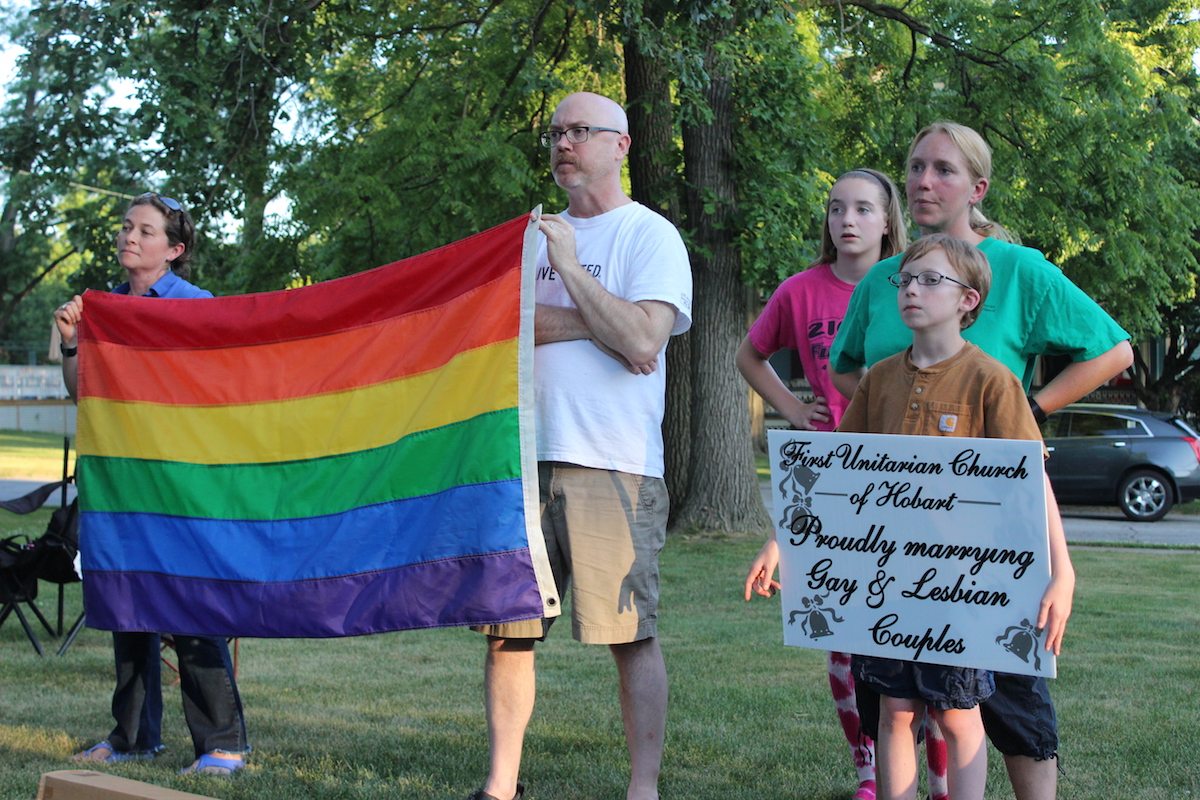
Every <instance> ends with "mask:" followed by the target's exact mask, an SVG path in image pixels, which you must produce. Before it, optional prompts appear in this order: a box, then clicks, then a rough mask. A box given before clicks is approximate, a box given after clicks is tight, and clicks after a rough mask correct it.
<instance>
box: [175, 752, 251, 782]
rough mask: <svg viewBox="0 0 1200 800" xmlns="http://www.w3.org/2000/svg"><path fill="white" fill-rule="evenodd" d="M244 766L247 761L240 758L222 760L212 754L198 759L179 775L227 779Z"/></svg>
mask: <svg viewBox="0 0 1200 800" xmlns="http://www.w3.org/2000/svg"><path fill="white" fill-rule="evenodd" d="M244 766H246V761H245V759H243V758H241V757H240V756H239V757H237V758H221V757H219V756H214V755H213V754H212V753H205V754H204V755H202V756H200V757H199V758H197V759H196V760H195V761H194V762H193V763H192V765H191V766H189V767H186V768H184V769H181V770H179V774H180V775H217V776H219V777H222V778H227V777H229V776H230V775H232V774H233V773H235V772H237V771H238V770H239V769H241V768H242V767H244Z"/></svg>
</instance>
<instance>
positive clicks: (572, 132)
mask: <svg viewBox="0 0 1200 800" xmlns="http://www.w3.org/2000/svg"><path fill="white" fill-rule="evenodd" d="M592 131H595V132H596V133H620V131H619V130H617V129H616V128H597V127H595V126H590V127H589V126H587V125H581V126H579V127H577V128H567V129H566V130H565V131H556V130H549V131H546V132H545V133H543V134H542V135H541V136H539V137H538V140H539V141H540V142H541V143H542V147H554V145H556V144H558V140H559V139H561V138H562V137H564V136H566V137H567V141H568V142H570V143H571V144H583V143H584V142H586V141H587V140H588V134H590V133H591V132H592Z"/></svg>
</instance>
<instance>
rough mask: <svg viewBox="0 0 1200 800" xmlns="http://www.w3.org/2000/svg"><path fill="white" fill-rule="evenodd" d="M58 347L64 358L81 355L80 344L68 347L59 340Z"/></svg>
mask: <svg viewBox="0 0 1200 800" xmlns="http://www.w3.org/2000/svg"><path fill="white" fill-rule="evenodd" d="M58 349H59V351H60V352H61V353H62V354H63V357H64V358H71V357H72V356H77V355H79V345H76V346H75V347H67V346H66V345H65V344H63V343H62V342H59V343H58Z"/></svg>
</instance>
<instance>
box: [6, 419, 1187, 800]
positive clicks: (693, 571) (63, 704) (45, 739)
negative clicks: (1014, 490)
mask: <svg viewBox="0 0 1200 800" xmlns="http://www.w3.org/2000/svg"><path fill="white" fill-rule="evenodd" d="M25 437H26V435H24V434H20V435H12V434H0V470H2V469H14V468H18V467H19V465H36V464H38V463H40V462H39V460H38V459H39V455H38V452H37V451H38V450H39V449H40V450H42V451H45V450H51V449H53V448H55V447H61V440H60V439H58V437H53V436H51V437H36V436H35V437H32V439H30V440H25ZM55 440H57V441H55ZM22 441H24V443H22ZM60 452H61V451H60ZM58 457H59V458H61V455H59V456H58ZM40 458H43V459H46V460H45V463H46V464H52V463H54V459H53V456H48V455H42V456H40ZM14 465H17V466H14ZM26 468H27V469H29V470H36V469H41V467H26ZM57 469H61V462H59V464H58V466H57ZM29 474H31V475H32V476H36V477H50V476H53V475H54V474H55V472H54V469H53V468H52V469H51V470H50V471H49V472H48V474H41V475H37V474H36V472H30V473H29ZM48 515H49V511H48V510H42V511H38V512H35V513H34V514H31V515H29V516H27V517H16V516H14V515H11V514H6V513H2V512H0V536H7V535H10V534H11V533H14V532H16V533H25V534H29V535H33V536H36V535H39V534H40V533H41V532H42V531H43V530H44V528H45V525H46V520H47V518H48ZM759 544H760V541H759V539H758V538H757V537H753V538H747V537H728V538H712V537H703V536H694V537H682V536H676V537H673V538H672V539H671V541H670V542H669V544H668V546H667V549H666V551H665V552H664V554H663V558H662V575H663V580H662V606H661V609H660V620H661V622H660V624H661V631H660V632H661V636H662V643H663V650H664V652H665V654H666V658H667V667H668V670H669V673H670V676H671V705H670V718H669V721H668V730H667V748H666V758H665V762H664V766H663V775H662V782H661V788H662V796H663V797H664V798H685V797H686V798H713V800H726V799H727V798H728V799H730V800H743V799H744V800H785V799H786V800H794V799H795V798H811V799H812V800H849V798H850V796H851V795H852V791H853V788H854V785H855V781H854V771H853V769H852V767H851V764H850V759H849V755H848V751H847V748H846V744H845V741H844V740H843V739H842V737H841V733H840V729H839V727H838V724H837V721H836V718H835V716H834V712H833V707H832V702H831V700H830V696H829V688H828V684H827V681H826V677H825V672H824V657H823V654H822V653H819V652H817V651H812V650H802V649H798V648H790V647H784V646H783V645H782V643H781V642H782V632H781V619H780V608H779V601H778V600H777V599H776V600H770V601H768V600H762V599H761V598H756V601H755V602H754V603H750V604H747V603H745V602H743V601H742V599H741V596H740V593H741V585H742V581H743V579H744V576H745V570H746V568H747V567H748V565H749V563H750V560H751V559H752V558H753V556H754V554H755V553H756V552H757V550H758V547H759ZM1072 554H1073V557H1074V559H1075V564H1076V569H1077V571H1078V573H1079V584H1078V594H1077V597H1076V604H1075V615H1074V617H1073V618H1072V620H1071V626H1070V629H1069V631H1068V637H1067V643H1066V650H1065V652H1064V655H1063V658H1062V659H1061V660H1060V662H1059V674H1060V677H1059V678H1058V679H1057V680H1056V681H1053V682H1052V690H1053V692H1054V695H1055V698H1056V700H1057V703H1058V708H1059V715H1060V722H1061V731H1062V748H1061V756H1062V766H1063V769H1064V770H1065V771H1066V774H1065V775H1064V776H1063V777H1062V780H1061V784H1060V792H1059V797H1060V798H1063V800H1090V799H1091V798H1096V799H1097V800H1099V799H1100V798H1105V799H1106V800H1107V798H1118V797H1119V798H1124V797H1137V798H1139V799H1141V798H1148V799H1149V800H1157V799H1158V798H1163V800H1168V799H1170V800H1188V799H1189V798H1191V799H1192V800H1197V799H1198V798H1200V759H1197V758H1196V753H1197V752H1200V723H1198V722H1197V719H1196V710H1197V708H1198V707H1200V690H1198V689H1197V687H1198V686H1200V659H1197V657H1196V653H1197V649H1196V641H1195V640H1196V635H1197V631H1200V603H1197V602H1196V598H1197V587H1198V586H1200V552H1197V551H1195V550H1191V551H1167V550H1128V549H1110V548H1078V549H1073V553H1072ZM42 587H43V589H42V591H43V596H42V598H41V599H40V600H39V604H40V605H41V607H42V608H43V610H44V611H45V613H46V614H47V616H49V617H51V619H52V620H53V616H52V615H53V613H54V610H55V602H54V601H55V591H54V587H52V586H51V585H49V584H42ZM80 607H81V599H80V587H79V584H75V585H72V586H70V587H68V591H67V608H66V614H65V616H66V620H67V624H68V625H69V624H70V623H71V621H73V620H74V619H75V617H76V616H77V615H78V613H79V611H80ZM35 624H36V623H35ZM39 633H40V634H43V637H42V638H43V643H44V644H45V645H46V647H47V649H48V650H49V652H50V653H51V655H48V656H47V657H45V658H38V657H37V656H36V655H35V654H34V652H33V649H32V647H31V646H30V645H29V643H28V642H27V641H26V639H25V637H24V634H23V633H22V631H21V628H20V626H19V624H18V623H17V621H16V620H15V619H9V620H8V621H7V622H6V623H5V624H4V625H3V627H0V800H29V799H30V798H33V797H35V796H36V793H37V785H38V778H39V776H40V775H41V774H42V773H44V772H48V771H51V770H57V769H68V768H70V767H71V764H70V763H69V762H68V761H67V758H68V756H69V755H70V754H71V753H73V752H75V751H76V750H78V749H81V748H82V747H85V746H87V745H90V744H93V743H94V742H96V741H98V740H99V739H100V738H102V737H103V736H104V734H105V733H106V732H107V731H108V730H109V728H110V727H111V719H110V718H109V716H108V708H109V703H110V700H111V691H112V648H111V641H110V638H109V635H108V634H107V633H105V632H102V631H94V630H87V629H85V630H84V632H83V633H82V634H81V635H80V637H79V638H78V639H77V640H76V642H75V644H74V645H73V646H72V648H71V649H70V650H69V651H68V652H67V653H66V654H65V655H64V656H63V657H61V658H60V657H57V656H54V655H53V653H54V651H55V650H56V649H57V644H56V643H55V642H54V641H53V640H52V639H51V638H50V637H48V636H45V635H44V634H45V631H42V630H40V629H39ZM539 653H540V657H539V699H538V708H537V711H536V712H535V715H534V720H533V723H532V725H531V728H530V731H529V736H528V738H527V742H526V758H525V766H524V769H523V780H525V782H526V783H527V784H528V786H529V792H528V795H527V796H528V797H529V799H530V800H621V798H623V797H624V791H625V782H626V778H627V759H626V755H625V748H624V740H623V738H622V733H621V722H620V715H619V711H618V708H617V703H616V677H615V673H614V669H613V666H612V661H611V658H610V657H609V655H608V653H607V650H606V648H602V647H584V646H582V645H579V644H577V643H575V642H572V641H570V631H569V625H567V624H562V623H560V624H559V625H558V626H557V627H556V629H555V631H554V634H553V635H552V636H551V639H550V641H549V642H547V643H546V644H545V645H543V646H541V647H540V648H539ZM240 656H241V664H240V672H239V682H240V685H241V690H242V694H243V699H244V701H245V705H246V709H247V721H248V725H249V729H250V736H251V740H252V743H253V745H254V753H253V755H252V759H251V763H250V766H249V767H248V768H247V769H246V770H245V771H244V772H243V773H241V774H239V775H237V776H235V777H234V778H233V779H232V780H219V779H211V778H184V777H179V776H177V775H176V774H175V773H176V772H177V771H178V770H179V769H180V768H182V767H184V766H186V765H187V764H188V763H189V762H190V761H191V760H192V757H193V756H192V752H191V744H190V741H189V739H188V736H187V732H186V730H185V726H184V723H183V719H182V711H181V708H180V703H179V692H178V689H177V688H172V687H168V688H167V690H166V695H167V697H166V714H165V719H164V729H165V730H164V732H165V740H166V744H167V746H168V749H167V751H166V752H165V753H164V754H163V755H162V756H161V757H160V758H159V759H157V760H155V761H154V762H151V763H138V764H122V765H115V766H112V767H107V768H106V769H107V770H108V771H111V772H113V773H115V774H119V775H123V776H126V777H130V778H135V779H137V780H143V781H147V782H150V783H153V784H157V785H160V786H169V787H171V788H174V789H179V790H183V791H189V792H194V793H197V794H201V795H207V796H210V797H217V798H228V799H229V800H234V799H240V798H245V799H246V800H250V798H254V800H295V798H305V800H342V799H343V798H354V799H355V800H358V799H359V798H361V799H363V800H374V799H375V798H379V799H380V800H382V799H383V798H394V797H401V796H406V797H407V796H422V797H429V798H446V799H447V800H462V798H465V797H466V795H467V794H468V793H469V792H470V791H471V790H472V789H474V788H475V787H476V786H478V785H479V783H480V781H481V780H482V779H483V776H484V774H485V772H486V768H487V748H486V730H485V724H484V716H483V702H482V691H483V690H482V663H483V643H482V641H481V637H479V636H477V635H475V634H473V633H470V632H469V631H465V630H435V631H414V632H407V633H397V634H388V635H381V636H372V637H361V638H355V639H335V640H250V639H247V640H242V642H241V645H240ZM164 674H165V675H167V676H168V677H167V681H168V682H169V680H170V675H171V673H169V672H166V673H164ZM992 756H993V757H992V763H991V766H990V779H989V789H988V794H987V797H988V800H993V799H995V800H999V799H1000V798H1010V797H1011V796H1012V794H1011V790H1010V789H1009V786H1008V783H1007V780H1006V779H1005V777H1004V774H1003V767H1002V763H1001V760H1000V758H999V757H998V755H997V754H996V753H995V751H993V752H992Z"/></svg>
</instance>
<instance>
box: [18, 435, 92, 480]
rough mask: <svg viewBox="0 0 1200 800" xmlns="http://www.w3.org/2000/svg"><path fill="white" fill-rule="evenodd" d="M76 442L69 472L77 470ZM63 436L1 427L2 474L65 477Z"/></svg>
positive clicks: (50, 478)
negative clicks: (4, 429)
mask: <svg viewBox="0 0 1200 800" xmlns="http://www.w3.org/2000/svg"><path fill="white" fill-rule="evenodd" d="M74 445H75V443H74V442H71V454H70V468H69V470H68V471H69V472H73V471H74V470H75V448H74ZM62 469H63V437H62V436H60V435H58V434H56V433H33V432H30V431H0V478H33V479H37V480H42V479H44V480H45V481H46V482H47V483H49V482H50V481H54V480H58V479H60V478H61V477H62Z"/></svg>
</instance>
